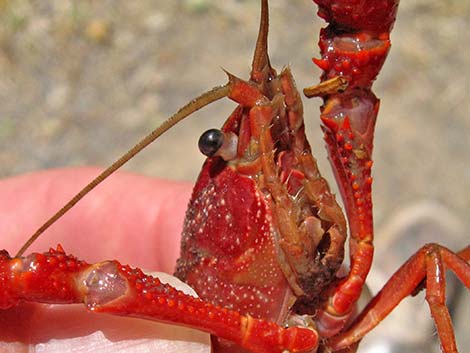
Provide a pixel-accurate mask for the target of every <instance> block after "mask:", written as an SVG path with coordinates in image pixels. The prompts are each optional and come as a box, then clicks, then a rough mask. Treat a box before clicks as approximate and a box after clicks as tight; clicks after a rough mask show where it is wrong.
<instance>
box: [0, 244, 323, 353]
mask: <svg viewBox="0 0 470 353" xmlns="http://www.w3.org/2000/svg"><path fill="white" fill-rule="evenodd" d="M0 288H1V294H2V295H1V296H0V309H8V308H11V307H13V306H15V305H17V304H18V303H20V302H25V301H26V302H39V303H51V304H52V303H53V304H67V303H83V304H85V306H86V307H87V309H88V310H90V311H92V312H104V313H109V314H114V315H121V316H131V317H138V318H143V319H148V320H155V321H160V322H167V323H174V324H177V325H182V326H188V327H193V328H196V329H199V330H201V331H205V332H208V333H211V334H213V335H217V336H218V337H221V338H224V339H227V340H230V341H233V342H235V343H237V344H238V345H240V346H241V347H244V348H246V349H249V350H251V351H253V352H255V353H268V352H278V353H281V352H283V351H286V350H288V351H294V352H302V351H309V350H310V351H312V350H315V349H316V347H317V346H318V334H317V333H316V332H315V331H313V330H311V329H308V328H297V327H293V328H287V329H284V328H282V327H280V326H279V325H277V324H275V323H273V322H267V321H264V320H259V319H255V318H252V317H250V316H248V315H247V316H243V315H241V314H239V313H238V312H236V311H231V310H227V309H225V308H222V307H219V306H215V305H212V304H210V303H207V302H204V301H203V300H201V299H198V298H194V297H192V296H190V295H187V294H184V293H183V292H181V291H179V290H176V289H175V288H173V287H172V286H170V285H168V284H166V283H162V282H161V281H160V280H159V279H158V278H154V277H152V276H149V275H146V274H144V273H143V272H142V271H141V270H140V269H132V268H130V267H129V266H127V265H121V264H120V263H119V262H117V261H104V262H100V263H97V264H88V263H86V262H85V261H81V260H78V259H77V258H75V257H74V256H72V255H68V254H66V253H65V252H64V251H63V249H62V247H61V246H60V245H59V246H58V247H57V249H50V251H49V252H47V253H33V254H30V255H28V256H26V257H22V258H11V257H10V256H9V254H8V253H7V252H6V251H2V252H0Z"/></svg>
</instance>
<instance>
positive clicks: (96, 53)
mask: <svg viewBox="0 0 470 353" xmlns="http://www.w3.org/2000/svg"><path fill="white" fill-rule="evenodd" d="M270 5H271V30H270V38H269V46H270V55H271V61H272V63H273V65H274V66H275V67H277V68H281V67H282V66H284V65H287V64H289V65H291V67H292V70H293V73H294V76H295V78H296V80H297V84H298V86H299V87H300V88H302V87H305V86H307V85H311V84H313V83H316V82H318V77H319V74H320V72H319V70H318V69H317V68H316V67H315V66H314V65H313V64H312V62H311V57H312V56H318V49H317V46H316V43H317V40H318V39H317V38H318V32H319V29H320V27H321V26H323V25H324V23H323V22H322V21H321V20H320V19H319V18H318V17H317V16H316V15H315V13H316V8H315V6H314V5H313V3H311V1H308V0H290V1H288V0H272V1H271V2H270ZM258 17H259V2H258V1H257V0H244V1H242V0H238V1H236V0H224V1H215V0H179V1H165V0H159V1H157V0H140V1H136V2H133V1H122V0H113V1H111V0H108V1H79V2H78V1H70V2H69V1H62V0H50V1H25V0H0V176H1V177H9V176H13V175H17V174H21V173H26V172H31V171H35V170H40V169H45V168H56V167H65V166H82V165H99V166H106V165H108V164H110V163H111V162H112V161H113V160H115V159H116V158H117V157H118V156H120V155H121V154H122V153H124V152H125V151H126V150H127V149H128V148H129V147H130V146H131V145H133V144H134V143H135V142H136V141H137V140H138V139H139V138H140V137H142V136H143V135H145V134H146V133H148V132H149V131H150V130H152V129H153V128H154V127H155V126H157V125H158V124H160V123H161V122H162V121H163V120H164V119H165V118H166V117H168V116H169V115H170V114H172V113H173V112H175V111H176V110H177V109H178V108H179V107H181V106H182V105H184V104H185V103H186V102H187V101H188V100H190V99H191V98H193V97H195V96H196V95H198V94H200V93H201V92H203V91H205V90H207V89H209V88H211V87H213V86H216V85H219V84H222V83H225V81H226V77H225V74H224V73H223V71H222V70H221V68H224V69H226V70H228V71H230V72H232V73H234V74H235V75H237V76H240V77H247V76H248V73H249V68H250V67H249V65H250V63H251V57H252V51H253V47H254V43H255V39H256V33H257V29H258ZM392 42H393V45H392V50H391V53H390V55H389V59H388V60H387V62H386V64H385V67H384V69H383V72H382V74H381V75H380V76H379V79H378V80H377V82H376V84H375V92H376V94H377V96H378V97H380V98H381V111H380V114H379V118H378V122H377V132H376V142H375V151H374V156H375V158H374V159H375V164H374V180H375V182H374V202H375V221H376V225H377V249H378V252H377V256H376V260H377V262H376V265H375V266H374V270H373V272H374V276H373V278H372V280H371V282H370V286H371V289H372V290H377V289H378V288H380V287H381V286H382V285H383V283H384V281H385V280H386V278H388V277H389V276H390V275H391V273H393V271H394V270H395V269H396V268H397V267H398V266H399V265H400V264H401V263H402V262H403V261H405V259H406V258H407V257H408V256H409V255H411V254H412V253H413V252H414V251H416V250H417V249H418V248H419V246H420V245H423V244H424V243H426V242H429V241H431V240H437V241H439V242H440V243H443V244H446V245H448V246H450V247H452V248H461V247H463V246H464V245H466V244H468V243H469V241H468V239H469V238H470V237H469V236H468V234H469V231H470V220H469V217H468V210H469V209H470V156H469V153H470V119H469V117H468V115H469V113H470V99H469V98H470V94H469V75H470V47H469V46H468V44H467V43H470V3H469V2H468V0H403V1H402V3H401V4H400V9H399V13H398V18H397V23H396V25H395V29H394V31H393V35H392ZM319 106H320V101H319V100H309V101H305V118H306V124H307V129H308V134H309V137H310V141H311V144H312V147H313V150H314V153H315V155H316V157H317V159H318V161H319V164H320V168H321V170H322V171H323V174H324V175H325V176H326V177H327V178H328V179H329V180H332V176H331V172H330V168H329V165H328V163H327V161H326V155H325V151H324V148H323V141H322V137H321V133H320V129H319V120H318V116H319V113H318V109H319ZM233 108H234V104H233V103H232V102H230V101H222V102H217V103H215V104H213V105H212V106H211V107H208V108H205V109H204V110H203V111H202V112H199V113H197V114H195V115H194V117H193V118H192V119H190V120H187V121H185V122H183V123H181V124H180V125H179V126H177V127H176V128H174V129H173V130H172V131H170V132H168V133H167V134H165V136H163V137H162V138H161V140H160V141H158V142H157V143H155V144H154V145H153V146H151V147H150V148H148V149H147V150H146V151H145V152H143V153H142V154H141V155H139V156H138V157H137V158H136V159H134V160H133V161H132V162H131V163H129V165H128V166H127V167H125V169H127V170H129V171H133V172H137V173H143V174H146V175H152V176H156V177H160V178H172V179H178V180H195V178H196V176H197V174H198V171H199V168H200V165H201V164H202V161H203V158H202V156H201V155H200V153H199V151H198V149H197V140H198V138H199V136H200V134H201V133H202V132H203V131H205V130H206V129H208V128H211V127H218V126H220V125H221V124H222V122H223V121H224V119H225V118H226V117H227V116H228V115H229V114H230V112H231V110H233ZM332 184H333V182H332ZM371 277H372V276H371ZM450 291H451V292H452V289H450ZM451 294H452V293H451ZM454 294H455V295H451V296H452V297H453V299H452V300H453V302H452V307H453V310H454V311H455V313H454V314H455V315H454V318H455V321H456V323H457V326H458V331H459V332H458V333H457V336H458V340H459V344H460V347H469V346H470V339H469V337H468V334H467V335H465V334H466V332H465V331H464V327H465V326H467V327H469V325H470V322H469V321H468V318H469V317H470V309H469V305H468V303H469V299H470V296H469V294H468V291H467V292H465V293H464V292H463V291H462V290H461V291H457V292H454ZM464 303H465V304H466V305H463V304H464ZM429 316H430V315H429V310H428V308H427V305H426V303H425V301H424V298H423V296H422V295H421V296H418V297H417V298H414V299H411V300H406V303H405V304H404V306H403V308H402V310H401V311H400V312H399V313H397V314H396V315H395V318H391V319H389V320H386V322H385V324H384V327H385V329H383V330H382V332H383V334H382V333H380V331H379V332H377V333H375V336H373V337H371V338H369V339H367V340H366V342H365V343H364V345H363V351H364V352H378V353H388V352H390V353H391V352H398V351H406V352H408V353H412V352H430V351H432V349H434V350H435V351H436V352H437V351H438V350H437V348H436V347H437V346H436V345H435V344H434V343H431V342H433V339H431V338H435V336H436V334H435V330H434V329H433V327H432V325H431V324H430V319H429ZM465 317H466V318H467V319H466V320H467V321H465V319H464V318H465ZM397 323H398V324H397ZM388 325H391V326H388ZM390 327H391V328H390ZM385 336H386V337H387V338H386V340H384V339H383V337H385ZM465 336H467V337H465ZM392 341H393V342H394V343H393V344H394V345H393V346H392V345H390V344H389V343H384V342H392ZM400 345H401V346H400ZM430 345H434V346H435V347H434V348H432V349H431V348H430ZM397 347H400V348H397ZM462 352H465V351H462Z"/></svg>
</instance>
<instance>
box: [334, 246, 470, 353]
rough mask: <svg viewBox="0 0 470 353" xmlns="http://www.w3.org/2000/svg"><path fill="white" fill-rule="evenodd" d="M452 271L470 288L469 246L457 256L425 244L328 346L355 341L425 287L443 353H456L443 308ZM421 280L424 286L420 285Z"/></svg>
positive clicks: (343, 346)
mask: <svg viewBox="0 0 470 353" xmlns="http://www.w3.org/2000/svg"><path fill="white" fill-rule="evenodd" d="M446 269H450V270H452V271H453V272H454V273H455V274H456V275H457V277H458V278H459V279H460V281H461V282H462V283H463V284H464V285H465V287H467V288H468V289H470V247H467V248H465V249H464V250H462V251H460V252H459V253H454V252H452V251H451V250H449V249H447V248H445V247H443V246H441V245H438V244H428V245H425V246H424V247H422V248H421V249H420V250H419V251H418V252H417V253H416V254H415V255H413V256H412V257H411V258H410V259H409V260H408V261H407V262H406V263H405V264H404V265H403V266H402V267H401V268H400V269H398V271H397V272H396V273H395V274H394V275H393V276H392V277H391V278H390V280H389V281H388V282H387V283H386V284H385V286H384V287H383V289H382V290H381V291H380V292H379V293H378V294H377V295H376V296H375V298H374V299H373V300H372V301H371V302H370V303H369V305H368V306H367V307H366V308H365V309H364V311H363V312H362V313H361V314H360V315H359V317H358V318H357V319H356V320H355V322H354V323H353V325H352V326H351V328H350V329H348V330H347V331H346V332H344V333H342V334H340V335H338V336H335V337H333V338H331V339H330V340H329V341H328V344H327V345H328V346H329V347H330V348H331V349H332V350H333V351H337V350H341V349H344V348H346V347H349V346H351V345H353V344H354V343H355V342H358V341H359V340H360V339H361V338H362V337H364V335H365V334H366V333H367V332H369V331H370V330H372V329H373V328H374V327H375V326H377V324H378V323H379V322H380V321H382V320H383V319H384V318H385V317H386V316H387V315H388V314H389V313H390V312H391V311H392V310H393V309H394V308H395V307H396V306H397V305H398V304H399V303H400V302H401V300H402V299H404V298H405V297H407V296H408V295H412V294H415V293H416V291H417V290H419V289H421V287H422V286H425V290H426V300H427V302H428V305H429V307H430V309H431V315H432V317H433V319H434V322H435V324H436V328H437V332H438V334H439V339H440V341H441V345H442V350H443V352H444V353H456V352H457V346H456V343H455V337H454V330H453V327H452V322H451V318H450V315H449V311H448V309H447V307H446V303H445V299H446V283H445V271H446ZM423 281H424V284H423Z"/></svg>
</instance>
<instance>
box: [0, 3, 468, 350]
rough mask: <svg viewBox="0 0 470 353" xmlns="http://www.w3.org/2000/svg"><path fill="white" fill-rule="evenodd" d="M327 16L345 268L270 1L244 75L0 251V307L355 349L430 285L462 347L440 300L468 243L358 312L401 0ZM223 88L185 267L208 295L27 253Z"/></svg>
mask: <svg viewBox="0 0 470 353" xmlns="http://www.w3.org/2000/svg"><path fill="white" fill-rule="evenodd" d="M315 2H316V3H317V4H318V6H319V15H320V16H321V17H322V18H324V19H325V20H326V21H327V22H328V23H329V25H328V27H326V28H324V29H323V30H322V31H321V34H320V43H319V44H320V50H321V58H319V59H314V62H315V63H316V64H317V66H318V67H320V68H321V69H322V70H323V74H322V77H321V83H320V84H318V85H315V86H312V87H309V88H306V89H305V90H304V93H305V95H306V96H307V97H321V98H323V106H322V108H321V121H322V129H323V132H324V138H325V141H326V145H327V150H328V153H329V158H330V162H331V165H332V168H333V172H334V175H335V177H336V180H337V182H338V186H339V189H340V193H341V196H342V199H343V202H344V204H345V211H346V215H347V223H348V226H349V256H350V262H351V264H350V269H349V271H347V272H344V273H343V272H342V271H341V265H342V263H343V258H344V244H345V242H346V238H347V227H346V221H345V219H344V216H343V214H342V211H341V209H340V207H339V206H338V204H337V203H336V200H335V197H334V195H333V194H332V193H331V192H330V190H329V187H328V184H327V183H326V181H325V179H323V178H322V177H321V175H320V173H319V171H318V168H317V165H316V161H315V159H314V158H313V156H312V153H311V150H310V147H309V144H308V142H307V139H306V136H305V131H304V130H305V128H304V121H303V107H302V102H301V99H300V94H299V93H298V91H297V88H296V86H295V83H294V79H293V77H292V74H291V71H290V69H289V68H288V67H287V68H284V69H283V70H281V71H280V73H277V71H276V70H275V69H274V68H273V67H272V66H271V64H270V60H269V57H268V52H267V35H268V3H267V1H264V0H263V1H261V4H262V10H261V21H260V30H259V36H258V41H257V44H256V49H255V54H254V58H253V64H252V71H251V75H250V78H249V79H248V80H243V79H240V78H237V77H235V76H234V75H232V74H228V83H227V84H226V85H224V86H220V87H216V88H214V89H212V90H210V91H208V92H207V93H204V94H203V95H201V96H199V97H198V98H196V99H195V100H193V101H191V102H190V103H188V104H187V105H186V106H184V107H183V108H182V109H181V110H180V111H178V112H177V113H176V114H175V115H174V116H173V117H172V118H170V119H169V120H168V121H167V122H166V123H165V124H164V125H163V126H162V127H160V128H158V129H157V130H155V131H154V132H152V133H151V134H150V135H148V137H146V138H145V139H144V140H143V141H142V142H140V143H139V144H137V145H136V147H135V148H133V149H132V150H131V151H130V152H129V153H127V154H126V155H125V156H124V157H123V158H121V159H120V160H119V161H118V162H116V163H115V164H113V165H112V166H111V167H110V168H109V169H107V170H106V171H105V172H103V174H101V175H100V176H99V177H97V178H96V179H95V180H94V181H92V182H91V183H90V184H89V185H88V186H87V187H86V188H85V189H83V191H81V192H80V193H79V194H77V196H76V197H74V198H73V199H72V200H71V201H70V202H69V203H68V204H67V205H66V206H64V208H63V209H62V210H61V211H60V212H59V213H57V214H56V215H55V216H53V217H52V218H51V219H50V220H49V221H48V222H47V223H46V224H45V225H44V226H42V227H41V228H40V229H39V230H38V231H37V232H36V233H35V234H34V235H33V237H32V238H31V239H30V241H28V242H27V243H26V244H25V246H23V248H22V249H21V250H20V252H19V253H18V254H17V255H16V256H14V257H12V256H10V255H9V253H8V252H6V251H3V252H2V253H0V288H1V292H0V293H1V295H0V308H2V309H8V308H11V307H14V306H15V305H17V304H18V303H20V302H22V301H33V302H42V303H80V302H83V303H85V304H86V306H87V308H88V309H90V310H92V311H94V312H106V313H112V314H116V315H128V316H134V317H139V318H145V319H150V320H157V321H164V322H171V323H174V324H179V325H184V326H190V327H194V328H197V329H200V330H203V331H206V332H209V333H210V334H211V335H212V349H213V351H214V352H227V353H230V352H234V353H235V352H238V353H241V352H259V353H267V352H286V351H288V352H346V351H347V352H354V351H356V350H357V347H358V345H359V342H360V340H361V339H362V337H363V336H364V335H365V334H366V333H367V332H369V331H370V330H371V329H373V328H374V327H375V326H376V325H377V324H378V323H379V322H380V321H381V320H382V319H383V318H385V317H386V316H387V315H388V313H390V311H391V310H392V309H393V308H394V307H395V306H396V305H398V303H399V302H400V301H401V300H402V299H403V298H405V297H407V296H408V295H412V294H415V293H416V292H417V291H419V290H421V289H425V290H426V293H427V294H426V299H427V301H428V303H429V306H430V308H431V313H432V316H433V318H434V321H435V323H436V327H437V330H438V333H439V337H440V340H441V344H442V350H443V352H446V353H450V352H457V348H456V345H455V339H454V335H453V328H452V324H451V321H450V315H449V313H448V310H447V308H446V306H445V281H444V279H445V275H444V273H445V270H446V269H447V268H449V269H451V270H452V271H454V272H455V274H456V275H457V276H458V277H459V279H460V280H461V281H462V282H463V283H464V284H465V286H467V287H468V286H470V265H469V264H468V261H469V259H470V248H465V249H464V250H462V251H460V252H458V253H454V252H452V251H451V250H448V249H447V248H445V247H442V246H440V245H437V244H427V245H425V246H424V247H422V248H421V249H420V250H418V252H417V253H416V254H415V255H414V256H412V257H411V258H410V260H408V262H406V263H405V264H404V265H403V266H402V267H401V268H400V269H399V270H398V271H397V272H396V273H395V274H394V275H393V276H392V278H391V279H390V280H389V281H388V282H387V284H386V285H385V286H384V288H383V289H382V291H381V292H380V293H378V294H377V296H376V297H375V298H374V299H372V301H371V302H370V303H369V305H368V306H367V307H366V308H365V309H363V311H362V312H361V313H359V314H357V313H356V310H357V301H358V299H359V297H360V295H361V293H362V291H363V289H364V285H365V280H366V277H367V274H368V273H369V270H370V267H371V264H372V257H373V251H374V247H373V240H374V232H373V218H372V194H371V193H372V173H371V171H372V165H373V163H372V148H373V137H374V128H375V120H376V116H377V113H378V110H379V100H378V99H377V98H376V97H375V95H374V94H373V93H372V90H371V86H372V82H373V81H374V80H375V78H376V76H377V75H378V73H379V71H380V69H381V67H382V65H383V63H384V60H385V58H386V56H387V53H388V51H389V48H390V39H389V34H390V31H391V29H392V26H393V23H394V20H395V16H396V10H397V6H398V1H397V0H385V1H379V0H369V1H362V2H358V1H352V0H341V1H340V0H338V1H330V0H316V1H315ZM223 97H228V98H230V99H232V100H233V101H235V102H236V103H237V104H238V107H237V108H236V109H235V111H234V112H233V113H232V114H231V115H230V117H229V118H228V120H227V121H226V122H225V124H224V126H223V127H222V129H221V130H217V129H213V130H210V131H208V132H207V133H205V134H203V135H202V137H201V139H200V143H199V145H200V148H201V150H202V151H203V153H204V154H206V155H207V157H208V159H207V161H206V162H205V164H204V166H203V169H202V171H201V174H200V176H199V179H198V181H197V183H196V186H195V188H194V191H193V195H192V198H191V201H190V203H189V208H188V211H187V214H186V220H185V224H184V228H183V236H182V245H181V256H180V259H179V260H178V263H177V269H176V276H177V277H179V278H180V279H182V280H183V281H185V282H187V283H188V284H189V285H190V286H191V287H193V288H194V290H195V291H196V293H197V294H198V295H199V297H200V299H195V298H193V297H191V296H188V295H186V294H183V293H182V292H179V291H177V290H175V289H174V288H172V287H171V286H169V285H167V284H165V283H162V282H161V281H160V280H159V279H158V278H153V277H151V276H149V275H147V274H144V273H143V272H142V271H141V270H140V269H133V268H131V267H129V266H127V265H122V264H120V263H119V262H118V261H115V260H112V261H105V262H100V263H97V264H88V263H87V262H85V261H81V260H78V259H77V258H75V257H74V256H72V255H68V254H66V253H65V252H64V250H63V248H62V247H61V246H58V247H57V248H56V249H51V250H50V251H49V252H46V253H33V254H30V255H27V256H23V253H24V251H25V250H26V249H27V247H28V246H29V245H30V244H31V242H32V241H34V239H36V238H37V236H39V234H41V233H42V232H43V231H44V230H45V229H46V228H47V227H49V225H50V224H52V223H53V222H55V220H56V219H58V218H59V217H60V216H61V215H63V214H64V213H65V212H66V211H67V210H68V209H70V208H71V207H72V206H73V205H74V204H75V203H76V202H78V201H79V200H80V199H81V198H82V197H83V196H84V195H85V194H86V193H88V192H89V191H90V190H91V189H93V188H94V187H96V186H97V185H98V184H99V183H100V182H101V181H103V180H104V179H105V178H106V177H107V176H109V175H110V174H111V173H112V172H114V171H115V170H116V169H117V168H119V167H120V166H121V165H122V164H123V163H125V162H126V161H127V160H129V159H130V158H131V157H132V156H134V155H135V154H136V153H137V152H138V151H140V150H141V149H142V148H143V147H145V146H146V145H148V144H149V143H150V142H152V141H153V140H154V139H155V138H156V137H158V136H159V135H161V134H162V133H163V132H164V131H166V130H167V129H168V128H169V127H170V126H172V125H174V124H175V123H176V122H177V121H179V120H181V119H183V118H184V117H186V116H187V115H189V114H191V113H192V112H194V111H196V110H198V109H200V108H202V107H203V106H205V105H207V104H209V103H211V102H213V101H215V100H218V99H221V98H223Z"/></svg>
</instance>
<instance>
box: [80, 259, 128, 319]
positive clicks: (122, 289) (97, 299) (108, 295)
mask: <svg viewBox="0 0 470 353" xmlns="http://www.w3.org/2000/svg"><path fill="white" fill-rule="evenodd" d="M81 285H82V286H84V292H85V293H86V295H85V305H86V306H87V307H88V308H89V309H90V310H93V309H94V308H95V307H99V306H103V305H106V304H107V303H110V302H112V301H114V300H116V299H118V298H119V297H122V296H123V295H125V294H126V292H127V289H128V286H127V281H126V279H125V278H123V277H122V276H121V275H120V274H119V271H118V268H117V265H116V263H114V262H112V261H105V262H100V263H98V264H96V265H95V266H93V267H92V268H91V269H90V270H88V271H87V272H86V273H85V274H84V275H83V279H82V283H81Z"/></svg>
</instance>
